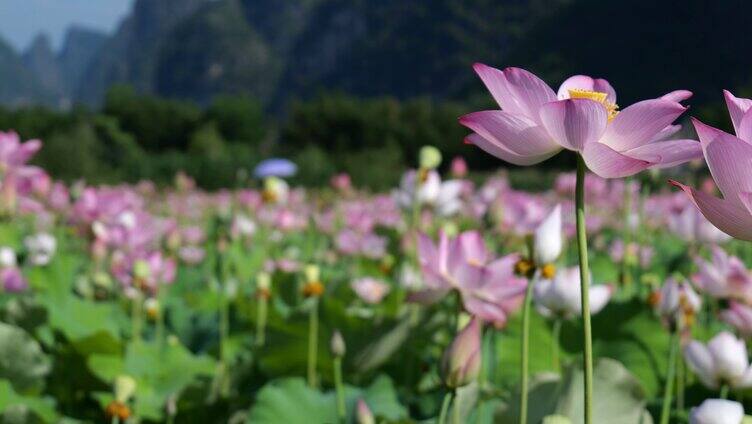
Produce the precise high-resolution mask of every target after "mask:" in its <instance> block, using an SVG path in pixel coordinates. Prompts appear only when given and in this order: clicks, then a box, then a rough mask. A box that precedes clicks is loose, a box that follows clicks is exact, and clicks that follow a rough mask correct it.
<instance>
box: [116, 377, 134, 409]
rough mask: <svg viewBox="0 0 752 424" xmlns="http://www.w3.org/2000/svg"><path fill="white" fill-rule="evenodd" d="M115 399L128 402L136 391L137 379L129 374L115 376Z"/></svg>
mask: <svg viewBox="0 0 752 424" xmlns="http://www.w3.org/2000/svg"><path fill="white" fill-rule="evenodd" d="M114 386H115V387H114V391H115V400H116V401H118V402H120V403H126V402H128V400H130V398H131V397H132V396H133V395H134V394H135V393H136V380H134V379H133V377H131V376H129V375H119V376H117V377H115V385H114Z"/></svg>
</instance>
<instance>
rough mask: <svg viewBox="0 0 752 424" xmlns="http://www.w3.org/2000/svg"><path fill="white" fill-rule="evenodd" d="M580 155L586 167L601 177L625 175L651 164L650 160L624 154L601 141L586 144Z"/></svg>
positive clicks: (632, 173)
mask: <svg viewBox="0 0 752 424" xmlns="http://www.w3.org/2000/svg"><path fill="white" fill-rule="evenodd" d="M582 157H583V158H584V159H585V164H586V165H587V167H588V169H590V170H591V171H593V172H594V173H595V174H597V175H598V176H599V177H603V178H621V177H627V176H630V175H634V174H636V173H638V172H640V171H643V170H645V169H647V168H648V167H650V166H651V165H653V163H651V162H647V161H644V160H639V159H634V158H631V157H629V156H625V155H623V154H621V153H619V152H617V151H616V150H614V149H612V148H610V147H609V146H606V145H605V144H602V143H590V144H588V145H586V146H585V150H584V151H583V153H582Z"/></svg>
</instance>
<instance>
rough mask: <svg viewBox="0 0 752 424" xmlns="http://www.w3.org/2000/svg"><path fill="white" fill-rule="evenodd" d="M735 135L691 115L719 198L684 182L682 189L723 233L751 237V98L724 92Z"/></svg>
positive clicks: (742, 237) (677, 184)
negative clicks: (738, 96) (717, 189)
mask: <svg viewBox="0 0 752 424" xmlns="http://www.w3.org/2000/svg"><path fill="white" fill-rule="evenodd" d="M724 94H725V96H726V104H727V106H728V109H729V114H730V115H731V122H732V123H733V124H734V130H735V131H736V135H737V136H736V137H735V136H733V135H731V134H729V133H727V132H724V131H721V130H719V129H716V128H713V127H711V126H708V125H705V124H703V123H702V122H700V121H698V120H696V119H693V121H692V122H693V123H694V126H695V130H697V135H698V136H699V138H700V143H701V144H702V152H703V155H704V156H705V162H707V164H708V168H710V173H711V174H712V176H713V180H714V181H715V183H716V185H717V186H718V188H719V189H720V191H721V194H723V199H720V198H718V197H715V196H713V195H710V194H707V193H705V192H703V191H699V190H696V189H694V188H692V187H689V186H686V185H684V184H681V183H678V182H676V181H672V182H671V183H672V184H674V185H676V186H677V187H679V188H681V189H682V190H684V192H685V193H686V194H687V195H688V196H689V197H690V198H691V199H692V202H694V204H695V205H696V206H697V208H698V209H699V210H700V211H701V212H702V214H703V215H705V217H706V218H707V219H708V220H709V221H710V222H712V223H713V225H715V226H716V227H718V228H719V229H720V230H722V231H723V232H724V233H726V234H728V235H730V236H732V237H734V238H737V239H741V240H748V241H752V112H750V106H751V105H752V100H749V99H740V98H736V97H734V96H733V95H732V94H731V93H730V92H728V91H725V92H724Z"/></svg>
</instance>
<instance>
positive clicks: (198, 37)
mask: <svg viewBox="0 0 752 424" xmlns="http://www.w3.org/2000/svg"><path fill="white" fill-rule="evenodd" d="M750 12H752V4H746V3H743V2H715V3H709V2H707V1H705V0H687V1H685V2H681V3H676V2H669V1H657V2H656V1H654V0H635V1H630V2H603V1H601V0H504V1H498V0H463V1H456V0H415V1H409V2H406V1H404V0H285V1H279V0H137V1H136V2H135V3H134V7H133V10H132V12H131V14H130V15H129V16H128V17H127V18H126V19H124V21H123V22H122V23H121V25H120V26H119V28H118V29H117V31H116V32H115V33H114V34H112V35H110V36H108V37H104V36H102V35H101V34H95V33H87V34H84V33H81V32H80V31H79V32H73V31H71V33H70V36H69V37H68V40H70V42H68V41H66V46H67V47H66V48H64V49H63V51H62V52H60V53H59V54H58V55H56V56H55V60H54V61H53V60H52V59H51V56H52V55H51V52H50V50H49V48H48V45H47V46H45V42H44V41H43V40H41V39H40V40H39V42H38V43H34V45H33V47H32V48H31V49H30V50H29V51H27V52H25V54H24V55H23V58H21V57H20V56H19V55H14V54H13V52H12V51H9V48H8V47H7V46H3V45H2V44H0V59H3V58H4V57H7V58H8V60H3V61H1V62H0V75H6V74H7V75H12V79H11V80H13V81H17V83H16V85H17V87H18V89H14V90H11V89H9V88H8V87H3V88H0V102H3V103H25V102H29V101H40V102H46V103H48V104H49V103H50V102H52V103H53V104H55V102H56V100H57V101H58V103H59V100H60V99H61V98H62V99H67V100H69V101H72V102H84V103H88V104H92V105H96V104H98V103H99V102H101V101H102V99H103V96H104V94H105V93H106V92H107V90H108V89H109V87H110V86H111V85H112V84H115V83H125V84H129V85H132V86H133V87H135V88H136V90H137V91H139V92H142V93H152V94H156V95H160V96H167V97H173V98H180V99H188V100H193V101H196V102H198V103H200V104H207V103H209V102H210V101H211V100H212V99H213V98H214V97H215V96H217V95H219V94H244V95H250V96H253V97H257V98H259V99H260V100H261V101H262V102H263V104H265V105H266V106H267V107H268V108H270V109H272V110H284V109H285V108H286V105H288V104H289V102H290V101H291V100H294V99H299V98H306V97H310V96H313V95H315V94H316V93H318V92H319V91H321V90H327V91H340V92H344V93H349V94H352V95H356V96H365V97H367V96H382V95H389V96H394V97H397V98H410V97H416V96H423V97H430V98H434V99H447V98H448V99H468V98H475V96H477V98H482V99H485V100H484V101H487V96H484V95H483V94H482V93H483V88H482V86H481V85H480V84H479V83H478V80H477V78H476V77H475V76H474V74H473V72H472V69H471V65H472V63H473V62H476V61H482V62H486V63H489V64H492V65H494V66H498V67H504V66H509V65H515V66H521V67H525V68H528V69H530V70H532V71H535V72H539V73H540V74H541V76H543V77H544V78H545V79H546V80H547V81H550V82H551V83H552V85H555V84H556V83H558V82H560V81H561V79H562V78H564V77H565V76H566V75H571V74H574V73H582V72H587V73H590V74H594V75H596V76H602V77H606V78H609V79H611V80H612V82H613V83H614V84H615V85H616V86H617V90H619V91H620V92H621V93H624V95H623V96H620V100H626V101H628V102H631V101H633V100H635V99H639V98H644V97H648V96H656V95H659V94H660V92H661V91H669V90H671V89H675V88H690V89H693V90H695V91H696V92H697V99H698V100H700V101H702V102H705V101H711V100H712V101H715V100H716V99H715V97H717V93H718V92H719V88H718V87H719V84H720V81H724V83H727V84H729V86H728V87H727V88H737V87H741V86H746V85H747V84H749V83H750V82H752V79H751V78H750V77H749V76H748V72H747V69H749V67H750V66H752V57H750V56H749V55H744V54H743V52H744V51H745V46H749V45H752V44H750V43H749V42H750V41H752V40H750V38H752V36H751V35H750V34H748V31H747V30H746V28H748V27H750V26H751V25H750V24H752V13H750ZM708 22H711V23H713V22H730V23H731V24H729V25H724V29H723V31H720V30H717V29H714V28H711V27H710V26H708ZM703 58H705V59H703ZM726 81H727V82H726ZM14 92H17V93H15V94H14ZM14 96H15V97H14ZM481 96H482V97H481Z"/></svg>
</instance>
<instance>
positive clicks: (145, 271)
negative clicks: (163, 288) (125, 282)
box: [133, 259, 151, 280]
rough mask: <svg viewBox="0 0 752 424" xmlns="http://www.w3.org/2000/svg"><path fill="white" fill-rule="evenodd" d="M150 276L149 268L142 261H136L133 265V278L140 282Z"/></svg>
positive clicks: (146, 263) (147, 264)
mask: <svg viewBox="0 0 752 424" xmlns="http://www.w3.org/2000/svg"><path fill="white" fill-rule="evenodd" d="M150 275H151V267H150V266H149V263H148V262H146V261H144V260H140V259H139V260H137V261H136V262H135V263H134V264H133V276H134V277H135V278H137V279H140V280H145V279H147V278H149V276H150Z"/></svg>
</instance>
